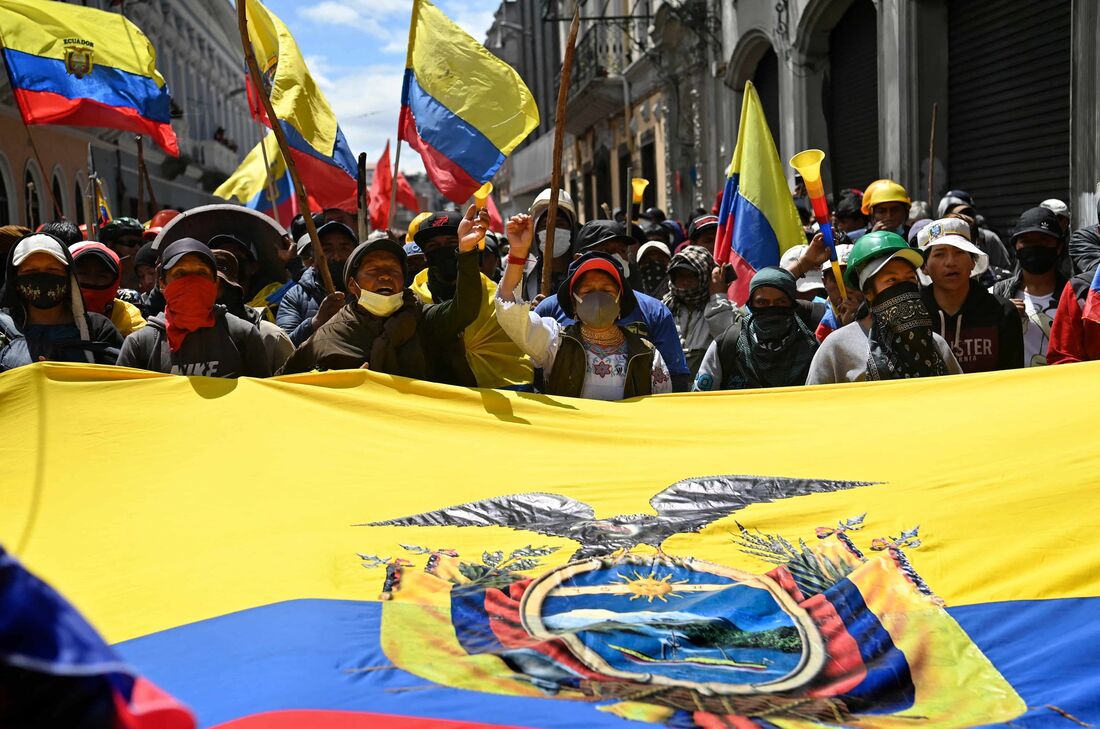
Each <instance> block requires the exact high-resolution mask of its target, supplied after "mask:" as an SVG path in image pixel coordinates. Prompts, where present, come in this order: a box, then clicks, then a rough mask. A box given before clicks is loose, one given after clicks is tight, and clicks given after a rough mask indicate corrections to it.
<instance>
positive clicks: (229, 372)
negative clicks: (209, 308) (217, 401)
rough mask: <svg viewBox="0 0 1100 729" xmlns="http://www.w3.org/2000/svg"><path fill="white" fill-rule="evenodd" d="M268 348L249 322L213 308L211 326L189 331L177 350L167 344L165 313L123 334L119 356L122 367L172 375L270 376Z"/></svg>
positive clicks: (220, 307)
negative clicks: (124, 338)
mask: <svg viewBox="0 0 1100 729" xmlns="http://www.w3.org/2000/svg"><path fill="white" fill-rule="evenodd" d="M269 361H270V360H269V358H268V355H267V350H266V349H265V348H264V342H263V338H262V337H261V336H260V331H259V329H257V328H256V327H255V326H254V325H253V324H252V323H251V322H248V321H245V320H244V319H240V318H238V317H235V316H233V315H232V314H230V313H229V312H228V311H226V308H225V307H224V306H221V305H216V306H215V307H214V326H212V327H207V328H205V329H199V330H196V331H193V332H191V333H190V334H188V335H187V337H186V338H185V339H184V340H183V345H182V346H181V347H180V348H179V350H178V351H176V352H173V351H172V350H171V348H170V347H169V346H168V332H167V329H166V328H165V321H164V314H157V315H156V316H154V317H153V318H152V319H149V320H148V322H147V323H146V326H145V327H143V328H141V329H139V330H137V331H136V332H134V333H133V334H131V335H130V336H128V337H126V341H125V343H123V345H122V353H121V354H120V355H119V357H118V364H119V366H121V367H136V368H137V369H142V370H151V371H153V372H164V373H166V374H173V375H199V376H203V377H227V378H234V377H270V376H271V365H270V364H269Z"/></svg>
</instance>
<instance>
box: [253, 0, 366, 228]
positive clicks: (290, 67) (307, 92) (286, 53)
mask: <svg viewBox="0 0 1100 729" xmlns="http://www.w3.org/2000/svg"><path fill="white" fill-rule="evenodd" d="M242 1H243V2H245V10H246V12H247V17H248V39H249V41H250V42H251V43H252V49H253V52H254V53H255V54H256V61H257V62H258V63H259V66H260V73H261V74H262V75H263V83H264V87H265V88H264V90H263V91H264V92H265V93H267V94H269V96H270V98H271V106H272V108H273V109H274V111H275V116H277V117H278V118H279V121H280V123H281V125H282V128H283V132H284V133H285V134H286V138H287V142H288V144H289V145H290V154H291V155H292V156H293V157H294V165H295V168H296V169H297V171H298V175H299V177H300V178H301V180H302V184H303V185H304V186H305V188H306V191H307V193H308V195H309V197H310V198H311V200H315V201H316V202H317V203H318V204H319V205H320V206H322V207H348V206H350V208H351V209H354V208H355V193H356V174H357V171H356V162H355V155H354V154H353V153H352V151H351V148H350V147H349V146H348V143H347V140H346V139H345V138H344V133H343V131H341V130H340V125H339V124H338V123H337V121H336V114H335V112H333V110H332V107H331V106H329V103H328V100H327V99H326V98H325V95H324V93H323V92H322V91H321V87H320V86H319V85H318V83H317V81H316V80H315V79H314V78H313V76H312V75H310V73H309V68H308V67H307V66H306V62H305V59H304V58H302V52H301V51H300V50H298V44H297V43H295V41H294V37H293V36H292V35H291V34H290V31H289V30H288V29H287V27H286V25H285V24H284V23H283V21H281V20H280V19H279V18H278V17H277V16H276V15H275V14H274V13H272V12H271V11H270V10H268V9H267V8H266V7H264V5H263V3H261V2H259V0H242ZM247 86H248V93H249V103H250V106H251V107H252V113H253V115H254V116H256V118H257V119H259V120H260V121H261V122H263V123H264V124H267V125H268V126H271V122H270V121H269V120H268V119H267V114H266V112H265V111H264V108H263V105H262V104H260V103H259V100H258V99H256V98H255V94H256V93H257V92H256V89H255V88H254V86H253V84H252V80H251V77H249V78H248V81H247Z"/></svg>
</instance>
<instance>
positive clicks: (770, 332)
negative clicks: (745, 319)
mask: <svg viewBox="0 0 1100 729" xmlns="http://www.w3.org/2000/svg"><path fill="white" fill-rule="evenodd" d="M750 310H751V311H752V328H753V330H754V331H755V333H756V336H757V337H758V338H759V339H760V341H762V342H776V341H779V340H782V339H783V338H784V337H785V336H787V333H788V332H790V331H791V329H793V328H794V317H795V313H794V309H791V308H789V307H786V306H765V307H762V308H759V309H757V308H754V307H750Z"/></svg>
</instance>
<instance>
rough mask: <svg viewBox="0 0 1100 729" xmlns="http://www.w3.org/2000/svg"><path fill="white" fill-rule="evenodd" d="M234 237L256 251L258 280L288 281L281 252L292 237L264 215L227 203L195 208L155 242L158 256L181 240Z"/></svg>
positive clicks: (168, 228)
mask: <svg viewBox="0 0 1100 729" xmlns="http://www.w3.org/2000/svg"><path fill="white" fill-rule="evenodd" d="M225 234H228V235H234V236H236V237H238V238H240V239H241V240H243V241H246V242H251V243H252V245H253V246H255V247H256V259H257V262H258V264H259V269H258V271H257V273H256V276H257V277H258V280H262V281H266V282H273V281H285V280H286V264H285V263H284V261H283V259H282V258H280V257H279V252H280V251H283V250H286V248H287V245H288V241H289V239H290V235H289V234H288V233H287V232H286V229H285V228H283V226H281V225H279V224H278V223H277V222H276V221H274V220H272V219H271V218H270V217H268V216H267V215H264V214H263V213H261V212H257V211H255V210H252V209H251V208H245V207H241V206H240V205H232V204H228V203H218V204H215V205H203V206H201V207H197V208H192V209H191V210H188V211H187V212H185V213H183V214H182V215H178V216H176V217H175V218H173V219H172V220H171V221H169V223H168V224H167V225H165V226H164V229H163V230H162V231H161V232H160V233H159V234H158V235H157V237H156V238H155V239H154V240H153V249H154V250H156V251H157V252H158V254H159V252H160V251H161V250H162V248H163V247H164V246H167V245H168V244H169V243H174V242H175V241H177V240H179V239H181V238H194V239H196V240H198V241H201V242H203V243H208V242H209V241H210V239H211V238H213V237H214V236H216V235H225Z"/></svg>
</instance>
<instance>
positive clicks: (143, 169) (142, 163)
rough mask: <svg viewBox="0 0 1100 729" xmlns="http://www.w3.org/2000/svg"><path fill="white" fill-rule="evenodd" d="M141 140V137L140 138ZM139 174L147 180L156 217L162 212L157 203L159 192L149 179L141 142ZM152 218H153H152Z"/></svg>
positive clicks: (139, 146) (153, 212) (150, 200)
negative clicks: (159, 211)
mask: <svg viewBox="0 0 1100 729" xmlns="http://www.w3.org/2000/svg"><path fill="white" fill-rule="evenodd" d="M138 139H139V140H140V139H141V137H140V136H139V137H138ZM138 172H139V173H140V174H141V176H142V178H144V180H145V188H146V189H147V190H148V191H149V204H150V206H151V207H152V215H156V214H157V211H158V210H160V205H159V204H158V203H157V191H156V190H154V189H153V180H152V178H151V177H149V167H148V166H147V165H146V164H145V149H144V147H143V146H142V143H141V142H138ZM150 217H152V216H150Z"/></svg>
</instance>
